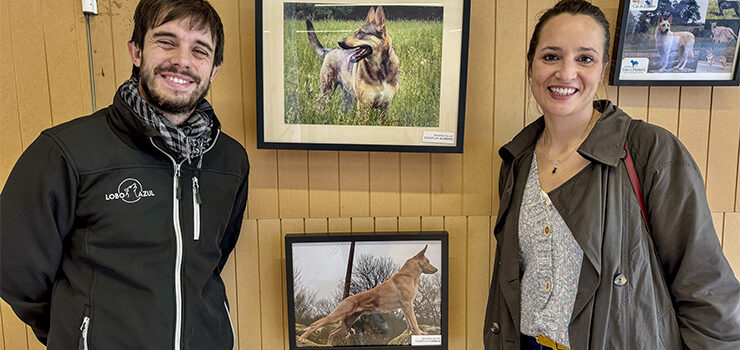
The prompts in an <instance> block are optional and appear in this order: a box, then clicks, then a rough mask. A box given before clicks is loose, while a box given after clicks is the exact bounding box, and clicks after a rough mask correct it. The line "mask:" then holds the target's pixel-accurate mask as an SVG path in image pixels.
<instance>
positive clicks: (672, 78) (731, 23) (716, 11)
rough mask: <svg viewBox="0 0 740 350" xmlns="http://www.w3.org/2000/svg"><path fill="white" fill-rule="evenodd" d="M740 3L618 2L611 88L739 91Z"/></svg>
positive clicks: (738, 0) (701, 0) (729, 0)
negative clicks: (682, 87)
mask: <svg viewBox="0 0 740 350" xmlns="http://www.w3.org/2000/svg"><path fill="white" fill-rule="evenodd" d="M738 9H740V0H674V1H670V0H622V1H621V5H620V7H619V23H618V24H617V30H616V39H615V40H614V42H615V45H614V54H613V55H612V60H611V65H612V69H611V75H610V80H611V83H612V84H613V85H685V86H712V85H725V86H728V85H739V84H740V76H738V56H739V55H738V48H739V47H740V46H738V43H739V42H740V41H738V32H739V31H740V17H738V15H739V14H738V12H737V11H738Z"/></svg>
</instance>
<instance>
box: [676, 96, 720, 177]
mask: <svg viewBox="0 0 740 350" xmlns="http://www.w3.org/2000/svg"><path fill="white" fill-rule="evenodd" d="M711 106H712V88H710V87H698V86H697V87H693V86H692V87H689V86H685V87H682V88H681V109H680V110H679V124H678V134H677V135H678V138H679V139H680V140H681V142H683V144H684V145H685V146H686V149H688V150H689V152H690V153H691V155H692V156H693V157H694V161H696V165H697V166H698V167H699V170H700V171H701V174H702V176H703V177H704V179H705V181H706V178H707V154H708V149H709V113H710V108H711ZM705 183H706V182H705Z"/></svg>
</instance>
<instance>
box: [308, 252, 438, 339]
mask: <svg viewBox="0 0 740 350" xmlns="http://www.w3.org/2000/svg"><path fill="white" fill-rule="evenodd" d="M426 251H427V247H426V246H425V247H424V249H422V250H421V251H420V252H419V253H418V254H416V255H414V256H413V257H412V258H411V259H408V260H406V262H405V263H404V264H403V266H402V267H401V269H399V270H398V272H396V274H394V275H393V276H391V278H389V279H387V280H386V281H384V282H383V283H381V284H379V285H378V286H376V287H375V288H373V289H370V290H368V291H364V292H362V293H357V294H354V295H350V296H348V297H347V298H345V299H344V300H342V301H341V302H340V303H339V305H337V307H336V308H335V309H334V311H332V312H331V313H330V314H328V315H327V316H326V317H324V318H321V319H318V320H317V321H315V322H314V323H312V324H311V325H310V326H309V327H308V329H307V330H306V331H305V332H303V334H302V335H301V337H300V338H299V339H300V341H306V338H308V335H309V334H311V333H312V332H313V331H315V330H316V329H318V328H321V327H323V326H325V325H327V324H331V323H335V322H339V321H341V324H340V325H339V327H337V328H336V329H335V330H333V331H332V332H331V333H330V334H329V339H328V341H327V343H326V345H333V343H334V337H335V336H336V335H337V334H338V333H339V332H340V331H342V330H345V329H349V328H350V327H352V324H354V323H355V321H357V318H359V317H360V316H361V315H363V314H372V313H379V312H389V311H393V310H396V309H401V310H402V311H403V316H404V319H406V325H407V326H408V329H409V330H411V332H412V333H413V334H417V335H419V334H425V333H424V332H422V331H421V329H419V325H418V323H417V322H416V314H414V299H415V298H416V292H417V290H418V289H419V278H421V274H422V273H425V274H433V273H436V272H437V268H436V267H434V265H432V264H431V263H429V259H428V258H427V257H426V256H424V254H425V253H426Z"/></svg>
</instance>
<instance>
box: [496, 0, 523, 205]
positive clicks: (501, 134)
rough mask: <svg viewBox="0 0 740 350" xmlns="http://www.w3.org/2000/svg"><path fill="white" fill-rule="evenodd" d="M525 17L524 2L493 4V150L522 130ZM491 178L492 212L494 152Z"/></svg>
mask: <svg viewBox="0 0 740 350" xmlns="http://www.w3.org/2000/svg"><path fill="white" fill-rule="evenodd" d="M526 16H527V4H526V2H525V1H496V40H495V46H496V52H506V53H507V54H505V55H496V57H495V61H494V66H495V73H494V75H495V76H496V80H495V81H494V91H495V94H494V96H493V97H494V126H493V149H494V150H495V151H496V152H498V149H499V148H500V147H501V146H503V145H504V144H505V143H507V142H509V140H511V138H513V137H514V135H516V134H517V133H518V132H519V131H520V130H521V129H522V127H524V116H525V113H526V110H525V104H526V93H527V92H526V90H527V86H526V79H527V78H526V77H527V70H526V69H527V63H526V61H523V60H522V57H526V53H527V51H526V50H527V49H526V42H527V40H529V39H528V37H527V24H526V21H522V18H526ZM493 159H494V161H493V176H492V179H491V193H492V196H491V197H492V202H493V204H492V208H493V210H492V212H495V211H496V210H498V196H499V193H498V177H499V175H500V174H499V168H500V166H501V159H500V158H499V157H498V153H496V154H494V156H493Z"/></svg>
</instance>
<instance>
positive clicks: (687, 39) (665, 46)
mask: <svg viewBox="0 0 740 350" xmlns="http://www.w3.org/2000/svg"><path fill="white" fill-rule="evenodd" d="M672 21H673V16H670V17H668V18H667V19H664V18H663V15H660V16H659V17H658V24H657V27H656V28H655V47H656V48H657V49H658V53H659V54H660V71H661V72H664V71H665V70H666V68H667V67H668V65H669V64H670V63H671V62H670V58H671V51H672V50H673V49H676V52H677V55H678V63H676V65H675V66H674V67H673V68H672V69H679V70H681V69H684V68H685V67H686V63H688V62H689V60H692V61H693V60H694V42H695V41H696V39H695V38H694V34H691V33H689V32H673V31H671V22H672Z"/></svg>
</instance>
